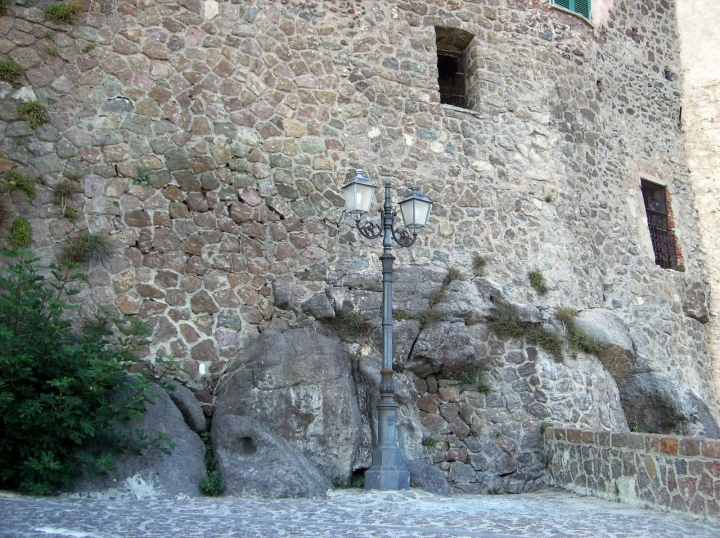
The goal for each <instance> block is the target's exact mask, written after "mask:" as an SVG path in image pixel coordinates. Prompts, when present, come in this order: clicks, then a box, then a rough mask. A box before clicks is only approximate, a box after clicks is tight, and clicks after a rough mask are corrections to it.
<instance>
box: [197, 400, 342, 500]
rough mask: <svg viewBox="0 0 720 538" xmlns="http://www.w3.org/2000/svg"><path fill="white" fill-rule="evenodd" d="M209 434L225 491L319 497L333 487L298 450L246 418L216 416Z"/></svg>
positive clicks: (259, 494)
mask: <svg viewBox="0 0 720 538" xmlns="http://www.w3.org/2000/svg"><path fill="white" fill-rule="evenodd" d="M211 436H212V443H213V451H214V454H215V457H216V458H217V461H218V466H219V468H220V475H221V476H222V480H223V484H224V485H225V493H226V494H230V495H251V496H257V497H263V498H271V499H276V498H285V497H320V496H322V495H324V494H325V493H326V492H327V490H328V489H331V488H332V484H331V483H330V481H329V480H328V479H327V478H326V477H325V476H323V475H322V473H320V472H319V471H318V469H317V468H316V467H315V465H314V463H313V462H311V461H310V460H309V459H308V458H306V457H305V456H303V454H302V453H301V452H300V451H299V450H298V449H296V448H294V447H293V446H292V445H291V444H290V443H288V442H287V441H286V440H285V439H283V438H282V437H280V436H279V435H277V434H274V433H272V432H271V431H270V430H268V429H267V428H265V427H263V426H261V425H260V424H258V423H257V422H256V421H254V420H252V419H250V418H248V417H243V416H239V415H234V414H229V413H226V414H223V415H222V416H220V417H217V418H216V419H215V420H214V425H213V428H212V434H211Z"/></svg>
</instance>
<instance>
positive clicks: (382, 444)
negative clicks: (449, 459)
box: [343, 169, 432, 490]
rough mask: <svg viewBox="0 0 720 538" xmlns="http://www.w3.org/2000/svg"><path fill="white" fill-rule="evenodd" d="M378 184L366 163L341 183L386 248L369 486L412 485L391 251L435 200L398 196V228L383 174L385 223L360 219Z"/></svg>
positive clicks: (413, 234)
mask: <svg viewBox="0 0 720 538" xmlns="http://www.w3.org/2000/svg"><path fill="white" fill-rule="evenodd" d="M374 191H375V186H374V185H373V184H372V183H371V182H370V180H368V179H367V178H366V177H365V176H364V173H363V171H362V169H358V170H356V177H355V178H354V179H353V180H352V181H351V182H350V183H348V184H347V185H345V186H344V187H343V194H344V195H345V207H346V209H347V210H348V211H350V212H352V213H354V216H355V224H356V226H357V228H358V230H359V231H360V233H361V234H362V235H363V236H364V237H367V238H368V239H375V238H377V237H380V236H381V235H382V236H383V254H382V256H380V261H381V262H382V269H383V298H382V334H383V340H382V370H381V371H380V375H381V379H380V403H378V404H377V410H378V417H377V439H376V443H375V448H374V449H373V452H372V467H370V469H368V470H367V471H365V489H381V490H399V489H409V488H410V473H409V472H408V470H407V469H405V466H404V464H403V457H402V452H400V449H399V448H398V446H397V408H398V405H397V403H395V386H394V385H393V366H392V328H393V319H392V275H393V262H394V261H395V256H393V254H392V243H393V240H395V242H396V243H397V244H398V245H400V246H402V247H409V246H411V245H412V244H413V243H415V240H416V239H417V234H418V232H419V229H420V228H422V227H424V226H425V224H426V223H427V218H428V215H429V214H430V206H431V205H432V202H430V200H428V199H427V197H425V196H423V195H422V194H419V193H418V188H417V187H413V188H412V194H410V195H409V196H407V197H406V198H404V199H403V200H402V201H401V202H400V210H401V212H402V217H403V222H404V224H405V227H404V228H403V229H402V230H396V229H395V228H394V220H395V211H393V208H392V200H391V197H390V180H389V179H386V180H385V204H384V205H383V207H382V209H380V215H381V223H376V222H365V223H364V224H361V223H360V215H361V214H362V213H367V211H368V210H369V209H370V204H371V202H372V198H373V193H374Z"/></svg>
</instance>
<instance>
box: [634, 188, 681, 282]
mask: <svg viewBox="0 0 720 538" xmlns="http://www.w3.org/2000/svg"><path fill="white" fill-rule="evenodd" d="M640 188H641V190H642V195H643V202H644V203H645V213H646V214H647V222H648V228H649V229H650V241H651V242H652V246H653V251H654V252H655V263H656V264H657V265H659V266H660V267H662V268H663V269H675V270H677V269H678V255H677V246H676V245H677V244H676V239H675V232H673V230H672V229H671V227H670V224H671V222H672V219H671V218H670V215H669V210H668V199H667V189H665V187H663V186H661V185H657V184H655V183H651V182H649V181H645V180H642V181H641V182H640Z"/></svg>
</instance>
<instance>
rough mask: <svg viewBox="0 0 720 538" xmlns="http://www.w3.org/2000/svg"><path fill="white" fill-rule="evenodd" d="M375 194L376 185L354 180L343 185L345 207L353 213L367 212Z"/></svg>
mask: <svg viewBox="0 0 720 538" xmlns="http://www.w3.org/2000/svg"><path fill="white" fill-rule="evenodd" d="M374 194H375V187H374V186H372V185H364V184H362V183H356V182H354V181H353V182H352V183H349V184H347V185H346V186H345V187H343V196H344V197H345V209H347V210H348V211H349V212H351V213H353V212H356V213H367V212H368V211H370V205H371V204H372V201H373V195H374Z"/></svg>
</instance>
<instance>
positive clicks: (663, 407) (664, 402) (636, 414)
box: [620, 372, 688, 434]
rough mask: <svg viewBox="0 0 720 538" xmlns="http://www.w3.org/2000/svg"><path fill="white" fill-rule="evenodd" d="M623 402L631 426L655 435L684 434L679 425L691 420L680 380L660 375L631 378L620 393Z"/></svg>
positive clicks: (632, 376) (640, 374)
mask: <svg viewBox="0 0 720 538" xmlns="http://www.w3.org/2000/svg"><path fill="white" fill-rule="evenodd" d="M620 401H621V402H622V406H623V409H624V410H625V416H626V417H627V420H628V423H629V424H631V425H633V424H637V425H638V426H642V427H643V428H645V429H647V430H648V431H650V432H651V433H668V434H669V433H680V432H678V430H677V428H678V425H679V424H681V423H683V422H686V421H687V419H688V413H687V410H686V409H685V408H686V407H687V405H686V402H684V401H683V397H682V392H681V390H680V387H679V385H678V383H677V381H676V380H674V379H672V378H671V377H670V376H668V375H666V374H662V373H659V372H643V373H638V374H632V375H630V376H628V378H627V380H626V381H625V384H624V385H623V387H622V389H621V390H620Z"/></svg>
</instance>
